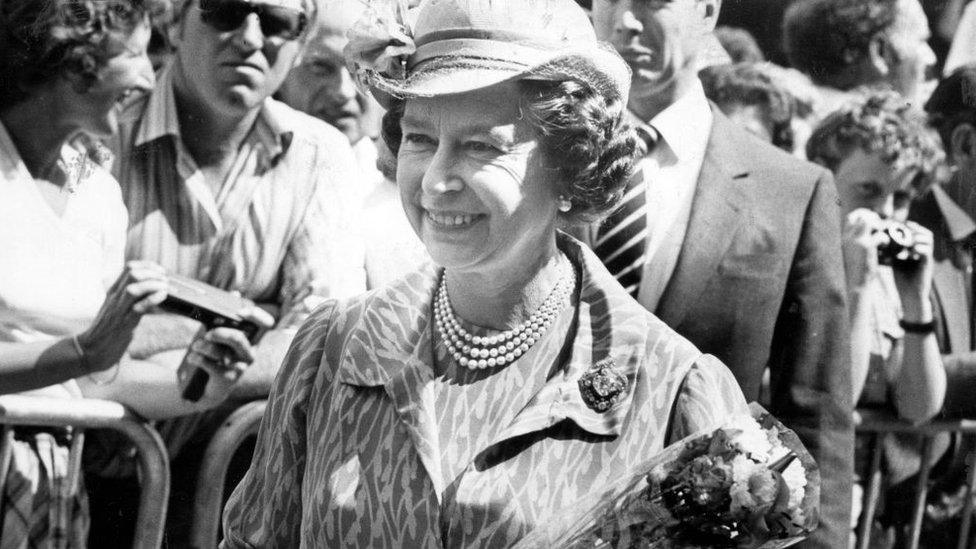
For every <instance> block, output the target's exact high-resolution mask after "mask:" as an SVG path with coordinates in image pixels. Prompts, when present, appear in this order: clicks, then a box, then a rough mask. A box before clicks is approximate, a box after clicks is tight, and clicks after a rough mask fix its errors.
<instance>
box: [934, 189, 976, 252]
mask: <svg viewBox="0 0 976 549" xmlns="http://www.w3.org/2000/svg"><path fill="white" fill-rule="evenodd" d="M932 195H933V196H934V197H935V203H936V204H938V206H939V211H940V212H941V213H942V219H944V220H945V224H946V227H947V228H948V229H949V237H950V238H952V241H953V242H959V241H962V240H965V239H966V238H967V237H969V236H970V235H972V234H973V233H976V222H973V219H972V218H971V217H969V214H967V213H966V211H965V210H963V209H962V208H961V207H959V205H958V204H956V202H955V201H954V200H952V198H951V197H950V196H949V193H947V192H945V190H944V189H943V188H942V187H941V186H940V185H933V186H932Z"/></svg>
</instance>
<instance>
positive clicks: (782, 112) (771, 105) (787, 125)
mask: <svg viewBox="0 0 976 549" xmlns="http://www.w3.org/2000/svg"><path fill="white" fill-rule="evenodd" d="M765 66H766V65H765V64H762V63H737V64H735V65H714V66H711V67H708V68H706V69H704V70H702V71H701V72H700V73H699V74H698V76H699V78H701V81H702V86H703V87H704V88H705V96H706V97H708V98H709V99H711V100H712V101H714V102H715V103H716V104H717V105H718V106H719V108H721V109H722V110H723V111H725V110H726V109H727V108H728V107H735V106H737V105H744V106H757V107H760V108H762V109H763V110H764V112H765V113H766V115H767V116H768V117H769V120H770V122H771V123H772V128H770V129H771V131H770V133H771V135H772V140H773V145H775V146H777V147H779V148H781V149H784V150H787V151H792V150H793V142H794V135H793V126H792V122H793V116H794V114H795V113H796V106H795V105H796V100H795V99H794V98H793V95H792V94H790V92H789V91H788V90H787V89H786V88H784V87H783V86H780V85H779V84H778V83H777V82H776V81H775V80H774V78H773V77H772V76H771V75H770V74H769V72H768V71H767V70H766V69H765Z"/></svg>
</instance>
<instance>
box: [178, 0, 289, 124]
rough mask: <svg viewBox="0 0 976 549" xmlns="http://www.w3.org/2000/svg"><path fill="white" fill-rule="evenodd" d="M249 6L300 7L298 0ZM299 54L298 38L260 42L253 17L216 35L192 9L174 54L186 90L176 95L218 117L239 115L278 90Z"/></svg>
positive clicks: (273, 0)
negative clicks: (189, 97)
mask: <svg viewBox="0 0 976 549" xmlns="http://www.w3.org/2000/svg"><path fill="white" fill-rule="evenodd" d="M251 3H252V4H269V5H275V6H285V7H295V8H296V9H300V8H302V2H300V1H298V0H268V1H266V2H265V1H261V0H258V1H255V2H251ZM196 4H199V2H196ZM300 49H301V44H300V42H299V40H298V39H295V40H286V39H284V38H280V37H265V36H264V34H263V33H262V32H261V26H260V19H259V18H258V15H257V14H254V13H251V14H249V15H248V16H247V17H246V18H245V19H244V21H243V23H241V25H240V26H239V27H238V28H236V29H233V30H229V31H226V32H221V31H218V30H217V29H215V28H213V27H211V26H210V25H208V24H206V23H205V22H204V21H203V20H202V19H201V11H200V9H199V5H194V6H192V7H191V8H189V9H188V10H187V13H186V16H185V17H184V19H183V22H182V26H181V31H180V38H179V43H178V45H177V51H176V60H177V69H178V70H179V71H180V72H181V73H182V78H181V80H180V81H181V82H182V83H183V85H184V87H185V89H181V90H180V91H181V92H183V93H189V94H191V95H192V96H193V97H194V98H195V99H196V100H197V101H198V102H200V103H202V104H205V105H208V107H210V108H213V109H214V110H216V111H218V112H223V113H226V114H229V115H240V114H241V113H244V112H247V111H249V110H251V109H253V108H255V107H257V106H258V105H260V103H261V102H262V101H264V100H265V99H266V98H267V97H269V96H270V95H271V94H272V93H274V92H275V90H277V89H278V87H279V86H280V85H281V82H282V81H283V80H284V79H285V76H286V75H287V74H288V71H289V70H290V69H291V67H292V65H293V64H294V62H295V59H296V57H297V56H298V53H299V51H300Z"/></svg>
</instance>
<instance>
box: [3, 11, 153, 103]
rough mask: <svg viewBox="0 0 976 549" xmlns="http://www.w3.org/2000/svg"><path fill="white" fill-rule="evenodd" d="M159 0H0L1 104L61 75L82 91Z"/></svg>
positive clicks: (14, 101)
mask: <svg viewBox="0 0 976 549" xmlns="http://www.w3.org/2000/svg"><path fill="white" fill-rule="evenodd" d="M164 9H165V4H164V2H163V0H0V105H2V106H4V107H7V106H10V105H13V104H15V103H19V102H20V101H23V100H24V99H26V98H27V97H28V96H29V95H30V94H31V93H32V92H33V91H34V90H36V89H38V88H40V87H42V86H44V85H46V84H49V83H50V82H53V81H54V80H56V79H57V78H59V77H60V76H62V75H65V74H69V73H70V74H75V75H78V76H80V77H81V86H80V87H81V89H80V90H79V91H85V90H87V89H88V88H90V87H91V86H92V85H93V84H94V83H95V82H96V81H97V80H98V73H99V71H100V70H101V69H102V67H104V66H105V64H106V63H107V62H108V60H109V59H111V58H112V57H113V56H114V55H116V52H115V51H114V48H113V46H114V44H115V41H118V40H124V39H125V38H126V37H127V36H128V35H129V34H131V33H132V31H133V30H134V29H135V28H136V27H137V26H138V25H139V24H140V23H141V22H143V21H146V19H147V17H149V16H152V15H155V14H156V13H159V12H162V11H163V10H164Z"/></svg>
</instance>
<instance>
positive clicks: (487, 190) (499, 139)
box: [397, 82, 557, 274]
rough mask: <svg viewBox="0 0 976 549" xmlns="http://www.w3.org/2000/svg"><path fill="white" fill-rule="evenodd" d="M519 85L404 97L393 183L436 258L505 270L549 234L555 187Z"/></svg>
mask: <svg viewBox="0 0 976 549" xmlns="http://www.w3.org/2000/svg"><path fill="white" fill-rule="evenodd" d="M520 99H521V95H520V93H519V88H518V84H517V83H514V82H506V83H502V84H498V85H496V86H493V87H490V88H486V89H483V90H478V91H474V92H468V93H464V94H459V95H451V96H441V97H436V98H429V99H428V98H421V99H410V100H408V101H407V104H406V109H405V112H404V116H403V120H402V123H401V127H402V129H403V139H402V141H401V144H400V151H399V155H398V160H397V183H398V185H399V187H400V194H401V199H402V201H403V207H404V210H405V211H406V213H407V217H408V219H409V220H410V223H411V224H412V225H413V227H414V230H415V231H416V232H417V234H418V235H419V236H420V239H421V240H422V241H423V242H424V244H425V245H426V246H427V250H428V251H429V252H430V255H431V257H433V259H434V261H436V262H437V263H438V264H440V265H442V266H445V267H447V268H450V269H454V270H458V271H477V272H480V273H485V272H498V273H506V274H507V273H509V272H511V271H517V270H520V269H523V268H525V266H527V265H530V264H531V263H532V260H533V258H537V257H542V254H544V253H545V252H546V251H547V250H549V249H550V245H551V244H552V243H554V239H555V228H556V218H557V191H556V184H555V183H554V181H553V180H552V177H553V175H551V174H552V173H553V171H551V170H547V169H546V167H545V166H544V161H543V159H542V151H541V148H540V145H539V141H538V137H537V136H536V134H535V132H534V130H533V129H532V128H531V127H530V125H529V124H528V123H527V122H525V121H524V120H522V119H521V117H520V116H519V114H520V112H519V111H520V107H519V104H520Z"/></svg>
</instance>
